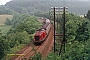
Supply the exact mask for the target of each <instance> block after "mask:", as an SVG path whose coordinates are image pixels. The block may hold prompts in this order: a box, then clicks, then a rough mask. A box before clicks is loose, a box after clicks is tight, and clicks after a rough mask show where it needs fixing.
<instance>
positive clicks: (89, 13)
mask: <svg viewBox="0 0 90 60" xmlns="http://www.w3.org/2000/svg"><path fill="white" fill-rule="evenodd" d="M86 18H87V19H89V20H90V10H88V12H87V15H86Z"/></svg>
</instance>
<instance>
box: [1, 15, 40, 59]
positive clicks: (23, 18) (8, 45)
mask: <svg viewBox="0 0 90 60" xmlns="http://www.w3.org/2000/svg"><path fill="white" fill-rule="evenodd" d="M6 21H7V23H9V22H10V23H12V24H11V25H12V28H11V29H10V31H9V32H8V33H7V35H6V36H2V33H1V31H0V54H1V55H0V60H1V59H2V58H3V57H4V58H5V55H6V54H9V53H10V51H11V50H12V48H14V47H17V46H19V45H21V44H24V45H28V44H29V43H30V42H31V41H32V40H33V35H34V33H35V31H36V30H37V29H38V28H40V26H42V24H41V23H40V22H39V21H38V20H37V18H36V17H33V16H29V15H24V14H23V15H14V16H13V19H12V20H8V19H7V20H6ZM12 53H15V52H12Z"/></svg>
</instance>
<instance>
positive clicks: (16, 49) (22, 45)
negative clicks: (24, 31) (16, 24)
mask: <svg viewBox="0 0 90 60" xmlns="http://www.w3.org/2000/svg"><path fill="white" fill-rule="evenodd" d="M24 46H25V44H20V45H18V46H15V47H14V48H11V49H10V51H8V52H7V55H6V56H5V58H4V60H10V58H11V57H13V55H8V54H15V53H16V52H18V51H20V50H21V49H22V48H23V47H24Z"/></svg>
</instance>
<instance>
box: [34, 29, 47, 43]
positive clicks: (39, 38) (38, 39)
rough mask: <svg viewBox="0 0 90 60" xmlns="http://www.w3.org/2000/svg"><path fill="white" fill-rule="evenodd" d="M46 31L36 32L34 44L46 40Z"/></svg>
mask: <svg viewBox="0 0 90 60" xmlns="http://www.w3.org/2000/svg"><path fill="white" fill-rule="evenodd" d="M46 35H47V33H46V31H45V30H40V31H37V32H36V34H35V36H34V42H37V43H39V42H42V41H43V40H44V39H45V38H46Z"/></svg>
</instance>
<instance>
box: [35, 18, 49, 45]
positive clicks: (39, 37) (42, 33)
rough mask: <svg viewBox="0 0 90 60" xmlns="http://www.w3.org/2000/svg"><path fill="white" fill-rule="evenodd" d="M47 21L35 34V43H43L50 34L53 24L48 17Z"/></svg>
mask: <svg viewBox="0 0 90 60" xmlns="http://www.w3.org/2000/svg"><path fill="white" fill-rule="evenodd" d="M45 22H46V23H45V24H44V25H43V26H42V28H41V29H39V30H38V31H36V33H35V35H34V43H35V44H36V43H41V42H42V41H44V40H45V38H46V37H47V36H48V33H49V31H50V28H51V24H50V20H49V19H46V20H45Z"/></svg>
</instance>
